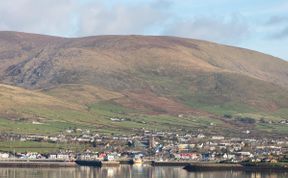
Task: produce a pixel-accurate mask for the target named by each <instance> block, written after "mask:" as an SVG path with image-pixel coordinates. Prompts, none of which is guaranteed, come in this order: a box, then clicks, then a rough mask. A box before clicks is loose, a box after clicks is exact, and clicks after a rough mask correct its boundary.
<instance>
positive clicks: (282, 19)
mask: <svg viewBox="0 0 288 178" xmlns="http://www.w3.org/2000/svg"><path fill="white" fill-rule="evenodd" d="M284 23H286V24H288V16H272V17H270V18H269V20H268V21H267V22H266V25H279V24H284Z"/></svg>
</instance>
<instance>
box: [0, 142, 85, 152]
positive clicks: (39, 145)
mask: <svg viewBox="0 0 288 178" xmlns="http://www.w3.org/2000/svg"><path fill="white" fill-rule="evenodd" d="M85 147H87V145H83V144H67V143H61V144H59V143H48V142H32V141H25V142H22V141H2V142H0V151H11V152H12V151H13V152H14V151H15V152H22V153H23V152H38V153H53V152H58V151H59V150H72V151H77V150H78V151H79V150H84V149H85Z"/></svg>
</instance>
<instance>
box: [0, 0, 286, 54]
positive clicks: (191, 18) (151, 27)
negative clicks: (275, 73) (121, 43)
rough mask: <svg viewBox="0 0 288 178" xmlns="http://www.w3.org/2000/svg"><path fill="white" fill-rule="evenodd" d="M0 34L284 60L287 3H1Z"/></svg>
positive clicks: (218, 0) (215, 0)
mask: <svg viewBox="0 0 288 178" xmlns="http://www.w3.org/2000/svg"><path fill="white" fill-rule="evenodd" d="M0 30H2V31H3V30H9V31H22V32H30V33H40V34H48V35H57V36H65V37H78V36H93V35H107V34H120V35H127V34H139V35H166V36H167V35H169V36H170V35H171V36H180V37H187V38H194V39H202V40H208V41H214V42H218V43H222V44H228V45H233V46H240V47H244V48H249V49H253V50H257V51H261V52H264V53H267V54H271V55H274V56H277V57H280V58H282V59H286V60H288V50H287V47H286V46H287V44H288V1H287V0H9V1H4V0H3V1H1V2H0Z"/></svg>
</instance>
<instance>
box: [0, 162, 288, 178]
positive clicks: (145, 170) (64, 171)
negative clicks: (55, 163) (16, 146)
mask: <svg viewBox="0 0 288 178" xmlns="http://www.w3.org/2000/svg"><path fill="white" fill-rule="evenodd" d="M4 177H5V178H113V177H115V178H288V173H251V172H242V171H216V172H215V171H214V172H197V173H195V172H194V173H189V172H187V171H185V170H183V169H182V168H181V167H151V166H148V165H147V166H145V165H144V166H142V165H141V166H137V165H136V166H120V167H117V168H115V167H113V168H112V167H111V168H90V167H76V168H0V178H4Z"/></svg>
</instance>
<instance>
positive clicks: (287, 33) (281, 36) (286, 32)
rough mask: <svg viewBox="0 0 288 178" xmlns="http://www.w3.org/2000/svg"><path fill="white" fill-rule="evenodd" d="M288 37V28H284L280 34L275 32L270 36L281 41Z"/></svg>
mask: <svg viewBox="0 0 288 178" xmlns="http://www.w3.org/2000/svg"><path fill="white" fill-rule="evenodd" d="M287 37H288V26H286V27H285V28H283V29H282V30H281V31H280V32H275V33H274V34H273V35H271V36H270V38H272V39H275V40H279V39H284V38H287Z"/></svg>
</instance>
